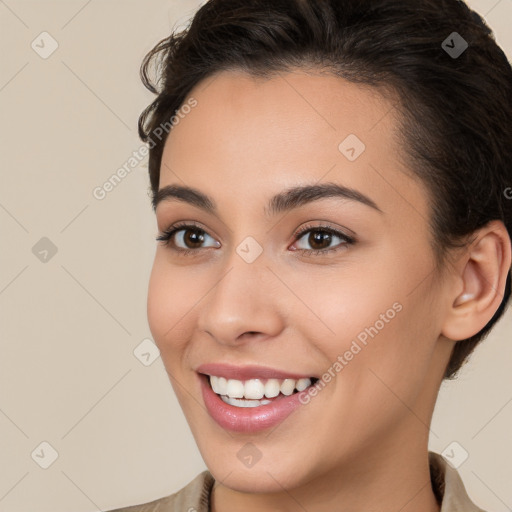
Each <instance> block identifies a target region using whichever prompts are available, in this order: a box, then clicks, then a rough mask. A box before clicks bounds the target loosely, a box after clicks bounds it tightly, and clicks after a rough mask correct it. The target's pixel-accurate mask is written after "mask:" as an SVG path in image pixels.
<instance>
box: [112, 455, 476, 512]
mask: <svg viewBox="0 0 512 512" xmlns="http://www.w3.org/2000/svg"><path fill="white" fill-rule="evenodd" d="M428 453H429V463H430V477H431V480H432V488H433V490H434V494H435V495H436V498H437V501H438V503H439V505H440V506H441V510H440V512H485V511H484V510H482V509H481V508H478V507H477V506H476V505H475V504H474V503H473V502H472V501H471V500H470V499H469V496H468V494H467V492H466V489H465V487H464V484H463V483H462V479H461V477H460V475H459V473H458V472H457V471H456V470H455V469H453V468H452V467H451V466H450V465H449V464H448V463H447V462H446V461H445V459H444V458H443V457H442V456H441V455H439V454H438V453H435V452H430V451H429V452H428ZM214 482H215V479H214V478H213V476H212V474H211V473H210V472H209V471H208V470H205V471H203V472H202V473H200V474H199V475H197V476H196V477H195V478H194V480H192V481H191V482H189V483H188V484H187V485H186V486H185V487H183V488H182V489H181V490H179V491H178V492H176V493H174V494H171V495H170V496H166V497H164V498H160V499H158V500H155V501H151V502H149V503H144V504H142V505H134V506H131V507H125V508H119V509H116V510H111V511H109V512H210V508H209V503H210V491H211V490H212V487H213V484H214Z"/></svg>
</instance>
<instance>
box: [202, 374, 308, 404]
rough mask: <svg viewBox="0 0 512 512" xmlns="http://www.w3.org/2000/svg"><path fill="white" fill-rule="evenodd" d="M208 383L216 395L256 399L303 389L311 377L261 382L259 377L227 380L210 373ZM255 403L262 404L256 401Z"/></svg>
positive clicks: (289, 393)
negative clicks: (244, 379)
mask: <svg viewBox="0 0 512 512" xmlns="http://www.w3.org/2000/svg"><path fill="white" fill-rule="evenodd" d="M210 383H211V386H212V389H213V391H214V392H215V393H217V394H218V395H226V397H230V398H246V399H249V400H255V401H256V400H260V399H261V398H263V397H266V398H275V397H276V396H277V395H279V393H282V394H283V395H286V396H290V395H292V394H293V392H294V390H295V389H296V390H297V391H304V390H305V389H306V388H307V387H309V386H310V385H311V379H308V378H302V379H298V380H295V379H283V380H279V379H268V380H267V382H266V383H263V381H262V380H261V379H250V380H246V381H241V380H236V379H229V380H227V379H225V378H224V377H216V376H215V375H211V376H210ZM263 402H265V400H263ZM267 402H268V401H267ZM226 403H229V402H226ZM256 405H262V404H260V403H258V404H256ZM247 407H255V405H247Z"/></svg>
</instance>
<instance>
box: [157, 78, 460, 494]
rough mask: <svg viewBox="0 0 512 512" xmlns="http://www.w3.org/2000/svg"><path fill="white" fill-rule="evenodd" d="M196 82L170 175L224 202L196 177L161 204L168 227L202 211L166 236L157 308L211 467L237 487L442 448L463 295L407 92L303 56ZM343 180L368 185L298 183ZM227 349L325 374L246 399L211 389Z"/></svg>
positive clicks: (163, 342) (231, 359)
mask: <svg viewBox="0 0 512 512" xmlns="http://www.w3.org/2000/svg"><path fill="white" fill-rule="evenodd" d="M190 96H192V97H193V98H195V100H196V102H197V104H196V103H195V102H194V103H193V104H194V105H195V106H194V107H193V108H190V109H188V108H187V109H186V112H188V113H186V115H184V117H183V118H182V119H180V121H179V123H178V124H176V125H175V126H174V128H173V129H172V131H171V133H170V135H169V137H168V139H167V141H166V145H165V150H164V154H163V159H162V166H161V175H160V185H159V188H160V190H162V189H164V188H165V187H168V186H171V185H173V186H176V187H189V188H193V189H194V190H195V191H198V192H200V193H201V194H203V195H204V196H207V197H208V198H209V201H210V203H211V204H210V205H209V206H210V207H211V208H210V209H208V208H206V207H205V206H204V204H203V207H201V206H200V205H199V202H198V201H196V200H192V195H190V194H181V195H180V198H177V197H176V196H175V195H174V194H168V195H167V196H166V197H165V198H163V199H162V200H161V201H160V202H159V203H158V206H157V210H156V215H157V222H158V230H159V234H162V233H163V232H164V231H166V230H169V228H171V227H172V226H174V225H175V224H176V223H179V224H180V226H183V225H190V224H192V225H193V226H192V227H189V228H185V229H183V227H181V230H179V231H177V232H176V234H175V235H173V236H172V237H171V238H170V240H169V241H168V244H164V243H163V242H158V247H157V249H156V255H155V261H154V266H153V269H152V274H151V279H150V283H149V290H148V320H149V325H150V329H151V332H152V334H153V337H154V340H155V342H156V344H157V346H158V348H159V349H160V352H161V357H162V359H163V362H164V365H165V368H166V370H167V372H168V374H169V377H170V380H171V383H172V386H173V388H174V391H175V392H176V395H177V397H178V400H179V402H180V404H181V407H182V408H183V411H184V414H185V416H186V418H187V421H188V423H189V425H190V428H191V430H192V433H193V435H194V438H195V440H196V442H197V444H198V448H199V450H200V452H201V454H202V456H203V458H204V460H205V463H206V464H207V466H208V468H209V469H210V471H211V472H212V473H213V475H214V476H215V477H216V478H217V479H225V483H226V485H228V486H229V487H232V488H234V489H237V490H242V491H247V492H251V491H252V492H271V491H276V490H281V489H282V486H286V487H287V488H290V487H295V486H298V485H301V484H303V483H306V482H311V481H313V480H314V479H316V478H322V477H324V476H325V474H326V472H332V471H337V472H338V474H339V472H340V471H343V468H346V467H349V462H350V467H351V468H352V469H354V468H356V467H357V468H359V469H361V474H360V476H362V475H364V470H365V467H366V466H365V465H364V464H368V466H367V467H368V469H369V468H370V467H373V465H374V464H375V460H376V459H377V460H378V458H379V457H381V456H382V457H387V456H390V455H391V454H398V453H403V451H404V450H407V449H409V450H411V449H415V448H413V447H417V446H421V447H425V448H426V445H427V439H428V433H429V428H428V427H429V424H430V418H431V414H432V409H433V405H434V402H435V398H436V395H437V392H438V387H439V384H440V382H441V378H442V373H443V370H444V367H445V365H446V363H447V361H448V358H449V351H450V349H451V348H452V342H451V341H450V340H447V339H445V338H444V337H442V336H441V337H440V334H441V331H442V323H443V311H445V310H446V308H447V306H448V304H449V297H448V294H447V293H446V289H445V288H446V287H445V286H443V285H442V283H441V282H440V280H439V279H438V278H437V274H436V273H435V271H434V259H433V253H432V249H431V246H430V244H429V230H428V218H429V211H428V199H427V196H426V192H425V189H424V188H423V186H422V185H421V184H420V183H419V182H417V181H415V180H414V179H412V178H411V177H410V176H409V175H407V174H406V169H405V168H404V166H403V164H402V163H401V162H400V158H399V151H400V147H398V145H397V143H396V141H395V139H394V134H395V132H394V130H395V129H396V124H395V122H396V121H395V117H394V113H395V110H394V108H393V106H392V104H391V103H389V102H388V101H387V100H385V99H384V98H382V97H381V96H379V95H378V94H376V93H375V92H374V91H372V89H370V88H363V87H361V86H358V85H355V84H351V83H348V82H346V81H344V80H341V79H339V78H335V77H331V76H320V75H311V74H306V73H304V72H300V71H296V72H289V73H283V74H281V75H279V76H278V77H275V78H272V79H269V80H266V81H263V80H257V79H255V78H251V77H249V76H248V75H245V74H243V73H241V72H238V73H236V72H222V73H220V74H218V75H216V76H215V77H213V78H209V79H208V80H206V81H205V82H202V83H200V84H198V86H197V87H196V88H194V90H193V91H192V92H191V94H190ZM190 104H192V103H190ZM363 144H364V146H363ZM327 184H330V185H333V186H338V187H339V189H338V190H343V189H342V187H345V188H346V189H351V190H352V191H353V192H352V194H345V195H337V194H334V193H331V194H330V195H329V194H325V189H324V194H322V193H319V192H318V191H316V192H315V191H314V190H313V191H312V192H310V193H307V192H303V193H297V194H293V196H284V198H283V197H281V196H282V195H283V194H286V192H287V191H289V190H292V189H297V188H298V187H311V186H323V187H325V186H326V185H327ZM275 196H280V197H281V199H280V200H274V201H272V198H274V197H275ZM364 198H367V199H364ZM326 226H327V227H328V228H330V229H331V230H334V232H329V231H325V227H326ZM304 229H305V231H304V234H301V235H299V237H298V238H297V239H296V237H295V234H296V233H297V232H299V231H300V230H304ZM336 233H338V234H336ZM344 237H347V238H344ZM349 240H352V241H351V242H350V241H349ZM180 249H182V250H183V249H185V250H186V249H188V250H189V252H188V253H184V252H180ZM210 363H226V364H229V365H232V366H235V367H245V366H249V365H251V366H252V365H254V366H264V367H268V368H271V369H273V370H275V372H276V375H281V376H283V375H284V374H286V373H287V374H289V375H292V376H297V377H307V376H310V377H316V378H318V379H320V380H319V382H318V383H317V384H316V389H318V390H317V392H316V394H315V392H314V391H312V388H311V387H310V388H307V389H306V390H304V391H302V392H301V393H300V400H298V398H297V396H296V395H299V393H296V395H293V397H290V398H287V397H286V396H285V394H282V393H281V394H280V395H279V396H278V397H277V398H276V399H275V400H271V403H270V404H266V405H261V406H259V407H250V408H242V407H237V406H235V405H229V404H226V403H225V402H224V401H222V400H221V399H220V398H219V396H218V395H216V394H214V393H213V391H211V390H208V391H207V392H206V395H205V392H204V389H203V387H205V386H209V384H208V379H207V378H206V377H204V376H203V375H202V374H200V373H198V368H199V367H200V366H202V365H206V364H210ZM201 370H203V372H201V373H208V374H213V375H217V376H219V377H222V376H224V377H225V378H226V379H228V378H230V377H233V376H235V375H236V374H231V373H229V372H227V371H226V370H225V369H216V370H214V371H212V370H211V369H207V370H209V371H204V368H199V372H200V371H201ZM252 372H253V373H252V374H251V370H250V371H249V373H246V374H240V375H241V376H243V377H246V378H241V379H238V380H242V381H246V380H252V379H251V376H253V377H259V378H260V379H259V380H260V382H259V383H258V382H256V383H252V384H250V385H251V386H252V387H253V388H254V389H256V392H257V391H258V389H259V390H261V386H263V389H269V388H268V387H267V388H265V387H264V386H265V384H266V383H267V379H266V378H264V377H267V378H268V377H269V375H270V376H272V374H268V373H258V372H257V371H256V370H252ZM326 375H327V376H326ZM303 382H305V384H307V381H303ZM282 383H283V381H282V379H281V380H278V382H277V385H278V386H280V385H281V384H282ZM274 384H275V382H274ZM232 386H234V387H232V388H230V389H231V393H236V389H238V388H239V384H238V383H236V382H235V383H234V384H232ZM237 386H238V387H237ZM208 389H209V388H208ZM242 389H244V390H245V391H246V392H248V391H247V389H248V388H247V386H245V388H242ZM277 389H281V388H277ZM224 391H226V390H224ZM271 394H272V393H271ZM205 396H206V397H207V399H206V401H205ZM255 396H256V395H255ZM278 400H286V402H283V404H279V403H278V402H277V401H278ZM246 403H247V402H246ZM207 404H208V405H207ZM212 404H213V405H212ZM212 408H213V409H214V410H215V411H216V412H214V413H213V415H212V414H211V413H210V412H209V411H210V410H211V409H212ZM276 411H277V412H276ZM256 416H258V417H257V418H256ZM363 461H364V463H363Z"/></svg>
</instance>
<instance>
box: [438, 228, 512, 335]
mask: <svg viewBox="0 0 512 512" xmlns="http://www.w3.org/2000/svg"><path fill="white" fill-rule="evenodd" d="M510 264H511V247H510V237H509V236H508V232H507V230H506V228H505V226H504V225H503V223H502V222H501V221H492V222H490V223H489V224H488V225H486V226H485V227H484V228H482V229H481V230H480V232H479V235H478V237H477V239H476V241H475V242H473V244H472V245H471V246H470V249H469V250H468V252H467V253H466V255H465V256H464V257H463V265H462V266H461V265H457V267H456V268H457V270H458V271H459V272H460V271H461V270H462V271H461V275H460V277H459V278H458V279H457V281H458V282H459V283H460V281H461V280H462V291H461V290H460V287H459V288H458V289H457V291H456V293H457V296H456V297H455V299H453V301H452V305H451V307H450V310H449V311H448V314H447V315H446V317H445V322H444V326H443V329H442V334H443V335H444V336H445V337H447V338H450V339H452V340H462V339H467V338H470V337H471V336H473V335H475V334H477V333H478V332H479V331H480V330H481V329H483V328H484V327H485V325H487V323H488V322H489V321H490V320H491V318H492V317H493V316H494V313H495V312H496V310H497V309H498V308H499V305H500V304H501V301H502V300H503V294H504V290H505V284H506V280H507V275H508V273H509V272H510Z"/></svg>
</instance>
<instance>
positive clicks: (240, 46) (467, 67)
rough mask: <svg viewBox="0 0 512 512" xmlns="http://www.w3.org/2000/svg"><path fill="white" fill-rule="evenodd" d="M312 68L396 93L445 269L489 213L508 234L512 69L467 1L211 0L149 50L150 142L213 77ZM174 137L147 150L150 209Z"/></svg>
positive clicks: (464, 348) (146, 122)
mask: <svg viewBox="0 0 512 512" xmlns="http://www.w3.org/2000/svg"><path fill="white" fill-rule="evenodd" d="M454 32H457V35H454V34H453V33H454ZM459 34H460V36H459ZM450 37H451V38H452V39H450ZM453 37H456V38H458V39H457V41H458V42H461V41H465V42H466V43H467V45H468V47H467V48H466V49H465V51H463V52H462V54H460V55H458V56H454V55H450V54H449V52H448V51H445V47H443V42H445V41H449V44H447V45H448V46H449V47H453V46H455V43H454V39H453ZM460 38H462V39H460ZM156 61H158V63H159V67H158V66H157V67H158V69H159V76H158V77H157V78H156V80H155V82H152V81H151V79H150V78H149V74H148V72H149V68H150V66H151V64H152V63H154V62H156ZM311 65H313V66H315V67H317V68H319V69H322V70H325V71H327V72H329V73H331V74H333V75H336V76H340V77H342V78H344V79H346V80H348V81H351V82H354V83H361V84H367V85H370V86H374V87H379V88H387V89H388V90H391V91H394V92H396V93H397V97H398V98H399V102H398V106H399V113H400V116H401V117H400V119H401V127H400V128H401V131H400V134H401V143H402V149H403V151H404V155H405V157H406V161H407V163H408V167H409V168H410V169H411V171H412V174H413V175H415V176H417V177H418V178H419V179H420V180H421V181H422V182H423V183H424V184H425V185H426V187H427V190H428V191H429V193H430V197H431V217H430V223H429V224H430V230H431V244H432V248H433V251H434V254H435V256H436V263H437V269H438V270H439V269H442V268H444V264H445V262H446V255H447V249H450V248H455V247H465V245H466V244H467V243H468V241H469V239H470V237H471V236H472V234H473V233H474V232H475V231H476V230H478V229H479V228H481V227H483V226H485V225H486V224H487V223H488V222H490V221H492V220H495V219H498V220H501V221H503V223H504V224H505V226H506V228H507V230H508V233H509V235H510V233H511V232H512V197H507V195H508V194H506V191H507V190H509V191H510V192H511V194H510V196H512V188H511V187H512V129H511V128H512V68H511V66H510V63H509V61H508V60H507V57H506V56H505V54H504V53H503V51H502V50H501V48H500V47H499V46H498V45H497V44H496V41H495V39H494V36H493V33H492V31H491V29H490V28H489V27H488V26H487V25H486V23H485V22H484V20H483V19H482V17H481V16H480V15H478V14H477V13H476V12H474V11H472V10H471V9H469V7H468V6H467V5H466V4H465V3H464V2H462V1H459V0H251V1H249V2H248V1H247V0H210V1H209V2H207V3H206V4H204V5H203V6H202V7H201V8H200V9H199V10H198V11H197V13H196V14H195V16H194V18H193V20H192V22H191V24H190V25H189V26H188V27H187V28H186V29H184V30H183V31H181V32H178V33H172V34H171V35H170V36H169V37H167V38H165V39H163V40H161V41H160V42H159V43H158V44H157V45H156V46H155V47H154V48H153V49H152V50H151V51H150V52H149V53H148V54H147V55H146V56H145V58H144V61H143V63H142V66H141V77H142V81H143V83H144V85H145V86H146V87H147V88H148V89H149V90H150V91H152V92H153V93H155V94H157V97H156V99H155V100H154V101H153V102H152V103H151V104H150V105H149V106H148V107H147V108H146V109H145V110H144V111H143V112H142V114H141V116H140V118H139V135H140V137H141V139H142V140H143V141H145V142H148V141H149V140H150V139H151V140H153V139H152V134H153V133H154V130H155V129H157V127H159V126H161V125H162V123H165V122H166V121H168V120H169V119H170V118H171V117H172V116H173V115H174V114H175V113H176V112H177V111H178V109H179V108H180V106H181V105H182V103H183V102H184V100H185V98H186V97H187V95H188V94H189V92H190V91H191V89H192V88H193V87H194V86H195V85H196V84H197V83H198V82H199V81H201V80H203V79H205V78H207V77H208V76H210V75H212V74H214V73H216V72H219V71H222V70H229V69H239V70H244V71H246V72H247V73H251V74H253V75H257V76H271V75H272V73H273V72H278V71H282V70H284V71H286V70H289V69H293V68H297V67H310V66H311ZM156 84H158V86H157V85H156ZM165 140H166V137H165V136H164V137H159V138H158V141H157V142H156V143H154V146H152V147H151V148H150V152H149V175H150V183H151V191H152V194H153V206H155V203H154V198H155V196H156V194H157V192H158V187H159V178H160V165H161V158H162V153H163V148H164V145H165ZM510 295H511V275H510V272H509V274H508V276H507V280H506V285H505V292H504V296H503V300H502V302H501V304H500V306H499V308H498V309H497V311H496V312H495V314H494V316H493V317H492V319H491V320H490V321H489V322H488V323H487V325H486V326H485V327H484V328H483V329H482V330H481V331H480V332H478V333H477V334H475V335H474V336H472V337H470V338H468V339H465V340H460V341H457V342H456V344H455V346H454V349H453V352H452V355H451V358H450V360H449V363H448V365H447V368H446V371H445V374H444V378H445V379H453V378H455V376H456V374H457V373H458V371H459V370H460V368H461V367H462V365H463V363H464V362H465V361H466V360H467V358H468V356H469V355H470V354H471V352H472V351H473V349H474V348H475V346H476V345H477V344H478V343H479V342H480V341H481V340H482V339H484V337H485V336H486V335H487V334H488V333H489V331H490V330H491V328H492V327H493V325H494V324H495V323H496V322H497V320H498V319H499V318H500V317H501V316H502V315H503V313H504V311H505V309H506V307H507V304H508V302H509V299H510Z"/></svg>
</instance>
